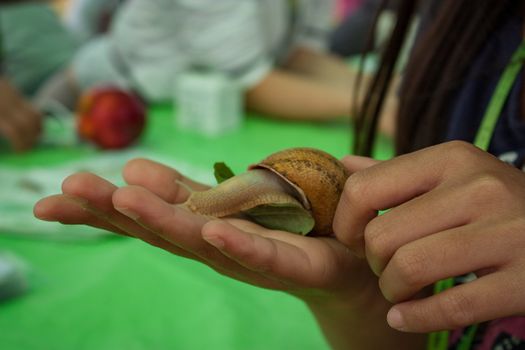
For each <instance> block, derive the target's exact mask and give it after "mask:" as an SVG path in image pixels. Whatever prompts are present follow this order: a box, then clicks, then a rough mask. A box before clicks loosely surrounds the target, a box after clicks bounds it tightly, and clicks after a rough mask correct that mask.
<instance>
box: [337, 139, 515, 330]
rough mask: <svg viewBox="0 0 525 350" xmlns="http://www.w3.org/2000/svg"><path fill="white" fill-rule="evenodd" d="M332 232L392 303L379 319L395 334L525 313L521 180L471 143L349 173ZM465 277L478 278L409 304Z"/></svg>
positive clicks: (429, 151)
mask: <svg viewBox="0 0 525 350" xmlns="http://www.w3.org/2000/svg"><path fill="white" fill-rule="evenodd" d="M389 208H391V210H390V211H388V212H387V213H385V214H383V215H381V216H377V211H378V210H384V209H389ZM334 230H335V233H336V235H337V237H338V239H339V240H340V241H341V242H344V243H345V244H346V245H347V246H348V247H350V248H351V249H352V250H353V251H355V252H358V253H360V254H361V255H363V254H366V258H367V259H368V262H369V264H370V266H371V267H372V269H373V270H374V272H375V273H376V274H377V275H378V276H380V280H379V285H380V288H381V290H382V292H383V294H384V295H385V297H386V298H387V299H388V300H390V301H391V302H393V303H397V305H396V306H394V307H393V308H392V309H391V310H390V312H389V314H388V321H389V323H390V325H391V326H393V327H394V328H396V329H399V330H403V331H410V332H429V331H435V330H441V329H454V328H459V327H463V326H466V325H470V324H473V323H476V322H480V321H485V320H491V319H497V318H501V317H506V316H513V315H525V298H523V290H525V254H524V251H525V174H524V173H523V172H522V171H520V170H518V169H516V168H513V167H511V166H510V165H507V164H505V163H503V162H501V161H500V160H498V159H496V158H495V157H493V156H491V155H489V154H488V153H486V152H483V151H481V150H479V149H477V148H475V147H474V146H472V145H469V144H466V143H463V142H450V143H446V144H442V145H439V146H435V147H431V148H428V149H425V150H422V151H419V152H415V153H412V154H408V155H405V156H401V157H398V158H396V159H393V160H391V161H388V162H384V163H382V164H379V165H376V166H373V167H370V168H368V169H365V170H363V171H360V172H358V173H356V174H354V175H352V176H351V177H350V178H349V180H348V182H347V186H346V188H345V192H344V194H343V196H342V199H341V201H340V204H339V207H338V209H337V213H336V218H335V222H334ZM470 272H475V273H476V274H477V276H478V277H479V278H478V279H477V280H475V281H473V282H470V283H467V284H463V285H460V286H456V287H453V288H452V289H449V290H447V291H445V292H443V293H440V294H437V295H434V296H430V297H427V298H421V299H418V298H417V297H414V296H415V295H416V294H417V293H418V292H419V291H420V290H422V289H423V288H424V287H426V286H429V285H432V284H433V283H435V282H437V281H439V280H441V279H445V278H447V277H452V276H459V275H462V274H467V273H470Z"/></svg>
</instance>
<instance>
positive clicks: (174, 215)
mask: <svg viewBox="0 0 525 350" xmlns="http://www.w3.org/2000/svg"><path fill="white" fill-rule="evenodd" d="M123 176H124V179H125V180H126V182H127V184H128V186H126V187H123V188H117V187H116V186H115V185H113V184H111V183H110V182H108V181H106V180H104V179H102V178H100V177H98V176H96V175H93V174H89V173H78V174H74V175H72V176H70V177H68V178H67V179H66V180H65V181H64V182H63V184H62V192H63V193H62V194H58V195H55V196H51V197H48V198H45V199H43V200H41V201H40V202H39V203H37V204H36V206H35V215H36V216H37V217H38V218H40V219H43V220H49V221H59V222H62V223H64V224H85V225H90V226H93V227H98V228H102V229H105V230H109V231H112V232H115V233H118V234H122V235H127V236H131V237H136V238H139V239H141V240H143V241H145V242H147V243H149V244H151V245H153V246H156V247H159V248H162V249H164V250H166V251H169V252H171V253H173V254H176V255H179V256H182V257H186V258H190V259H194V260H197V261H200V262H202V263H205V264H207V265H208V266H210V267H211V268H213V269H215V270H216V271H218V272H219V273H221V274H224V275H227V276H229V277H232V278H235V279H237V280H240V281H243V282H246V283H249V284H253V285H256V286H260V287H264V288H269V289H275V290H282V291H287V292H289V293H291V294H294V295H296V296H299V297H301V298H302V299H308V298H310V297H312V298H317V297H320V296H327V295H328V296H332V297H336V298H344V299H346V300H347V299H348V298H349V297H353V296H358V295H359V294H361V292H362V291H364V290H365V289H368V287H370V285H374V286H375V285H376V283H377V282H376V280H375V277H373V274H372V273H371V272H370V270H369V268H368V267H367V265H366V263H365V261H361V260H359V259H357V258H355V257H354V255H353V254H351V253H350V252H349V250H348V249H347V248H346V247H345V246H343V245H342V244H340V243H339V242H338V241H337V240H336V239H334V238H331V237H326V238H319V237H303V236H299V235H294V234H291V233H288V232H284V231H276V230H268V229H265V228H263V227H261V226H259V225H256V224H254V223H251V222H249V221H245V220H241V219H224V220H212V219H210V218H206V217H203V216H199V215H196V214H193V213H190V212H188V211H187V210H185V209H184V208H183V207H181V206H179V205H177V204H180V203H183V202H184V201H185V200H186V198H187V197H188V195H189V192H188V190H187V189H186V188H185V186H181V185H180V183H181V182H182V183H184V184H185V185H187V186H188V187H190V188H192V189H193V190H196V191H199V190H204V189H206V188H207V187H206V186H204V185H202V184H199V183H196V182H193V181H191V180H189V179H187V178H185V177H183V176H182V175H181V174H180V173H178V172H177V171H176V170H174V169H171V168H168V167H166V166H163V165H161V164H158V163H155V162H152V161H149V160H144V159H137V160H133V161H131V162H129V163H128V164H127V165H126V167H125V168H124V171H123Z"/></svg>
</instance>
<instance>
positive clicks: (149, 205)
mask: <svg viewBox="0 0 525 350" xmlns="http://www.w3.org/2000/svg"><path fill="white" fill-rule="evenodd" d="M112 202H113V206H114V208H115V209H116V210H118V211H119V212H121V213H122V214H124V215H126V216H127V217H129V218H130V219H132V220H133V221H135V222H137V223H138V224H139V225H140V226H142V227H143V228H145V229H147V230H148V231H150V232H153V233H154V234H156V235H158V236H159V237H162V238H163V239H165V240H166V241H168V242H170V243H172V244H174V245H176V246H178V247H180V248H182V249H184V250H187V251H190V252H192V253H194V254H196V255H198V256H200V257H202V258H205V259H208V258H210V257H213V256H216V255H218V254H217V252H216V250H215V249H214V248H213V247H211V246H210V245H209V244H207V243H206V242H204V240H203V239H202V237H201V230H202V226H203V225H204V224H205V223H206V222H207V221H208V219H207V218H205V217H203V216H200V215H195V214H193V213H190V212H189V211H187V210H185V209H182V208H179V207H177V206H174V205H172V204H169V203H167V202H166V201H164V200H162V198H160V197H158V196H157V195H155V194H154V193H151V192H149V191H148V190H147V189H145V188H143V187H138V186H128V187H124V188H120V189H118V190H117V191H115V192H114V193H113V198H112Z"/></svg>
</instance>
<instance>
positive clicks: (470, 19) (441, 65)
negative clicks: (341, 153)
mask: <svg viewBox="0 0 525 350" xmlns="http://www.w3.org/2000/svg"><path fill="white" fill-rule="evenodd" d="M415 3H416V1H415V0H401V1H400V4H399V7H398V18H397V24H396V27H403V28H406V27H407V26H408V24H407V23H404V22H407V21H408V22H410V21H411V18H412V16H413V15H414V14H415V13H416V10H415V7H414V6H413V5H414V4H415ZM517 3H518V1H515V0H499V1H493V0H476V1H475V0H442V1H440V2H439V6H437V13H436V16H435V18H434V19H433V20H432V23H431V24H430V26H429V27H428V28H426V30H425V32H424V33H423V34H422V35H421V36H420V37H419V38H418V40H417V42H416V45H415V47H414V50H413V52H412V55H411V58H410V60H409V63H408V65H407V70H406V72H405V75H404V81H403V86H402V89H401V91H400V92H399V93H400V95H399V97H400V108H399V114H398V122H397V131H396V151H397V153H398V154H402V153H407V152H410V151H413V150H416V149H420V148H423V147H426V146H429V145H432V144H436V143H439V142H440V141H441V140H443V136H444V132H445V127H446V125H447V122H448V115H449V113H448V109H449V104H450V100H451V99H452V98H453V96H454V95H455V93H456V92H457V90H458V88H459V87H460V86H461V84H462V82H463V80H464V77H465V75H466V73H467V70H468V68H469V66H470V63H471V62H472V61H473V59H474V58H475V56H476V54H477V53H478V52H479V51H480V49H481V48H482V47H483V44H484V43H485V42H486V40H487V38H488V37H489V36H490V34H491V33H492V32H493V31H494V30H495V29H496V28H497V27H498V26H499V25H500V24H501V23H502V22H503V20H504V19H505V18H506V16H508V11H509V10H510V9H512V8H514V7H515V6H514V5H515V4H517ZM405 37H406V31H405V32H404V33H397V35H396V32H395V31H394V33H393V35H392V37H391V39H390V41H391V43H390V44H389V46H394V45H395V44H394V43H396V42H397V41H399V40H402V41H403V40H404V39H405ZM392 42H394V43H392ZM395 46H396V48H397V47H399V43H397V45H395ZM398 56H399V50H397V51H394V50H392V51H390V52H389V51H388V49H386V50H385V51H384V52H383V54H382V60H381V67H380V68H379V71H378V73H377V74H376V79H375V81H378V85H379V86H375V84H374V85H372V88H371V89H370V91H369V92H368V97H367V99H366V100H365V103H364V106H363V109H362V112H361V113H360V115H359V122H358V123H357V124H356V127H357V129H358V130H357V133H359V135H361V136H360V137H358V138H356V139H357V140H358V141H357V142H359V144H360V145H365V146H364V147H363V146H359V147H357V148H356V149H355V151H356V152H357V153H358V154H361V155H370V154H371V152H372V145H373V142H374V138H375V129H376V128H375V126H376V125H377V120H378V118H379V112H380V110H381V105H382V102H383V101H382V100H380V101H378V100H377V99H374V96H377V95H378V92H380V91H382V90H383V89H385V86H384V85H383V84H389V81H386V82H385V81H384V80H383V81H381V80H380V78H379V77H380V76H381V75H382V74H384V73H382V71H383V70H385V69H392V67H393V66H394V65H395V63H396V61H397V57H398ZM383 66H387V68H383ZM386 87H388V85H387V86H386ZM378 102H379V105H377V103H378ZM367 124H368V125H373V126H374V129H373V130H366V128H365V127H363V126H364V125H367ZM363 139H364V141H363Z"/></svg>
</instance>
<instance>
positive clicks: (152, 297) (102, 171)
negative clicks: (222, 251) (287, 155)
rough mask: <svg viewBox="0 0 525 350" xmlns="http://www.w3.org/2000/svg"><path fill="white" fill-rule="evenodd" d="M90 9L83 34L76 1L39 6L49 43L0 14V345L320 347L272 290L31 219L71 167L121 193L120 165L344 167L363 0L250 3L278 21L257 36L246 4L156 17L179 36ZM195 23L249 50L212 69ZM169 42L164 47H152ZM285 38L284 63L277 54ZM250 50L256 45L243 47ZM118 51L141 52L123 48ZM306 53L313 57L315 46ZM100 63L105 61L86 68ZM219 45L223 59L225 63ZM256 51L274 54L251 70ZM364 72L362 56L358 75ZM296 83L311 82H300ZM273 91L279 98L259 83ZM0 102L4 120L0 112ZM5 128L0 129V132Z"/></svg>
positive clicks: (117, 240)
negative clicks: (296, 157)
mask: <svg viewBox="0 0 525 350" xmlns="http://www.w3.org/2000/svg"><path fill="white" fill-rule="evenodd" d="M173 1H174V3H177V0H173ZM221 1H222V0H221ZM96 2H97V1H92V3H96ZM98 2H99V3H101V4H102V5H101V6H102V7H103V9H102V10H103V11H101V12H98V13H99V17H97V20H96V21H95V22H93V23H96V26H93V28H95V27H96V28H95V29H93V28H91V29H92V30H91V31H88V30H87V29H86V28H88V27H86V26H85V25H84V24H85V23H87V22H82V21H83V20H85V21H87V20H88V19H89V18H91V17H90V16H91V13H90V14H89V16H88V14H87V13H86V12H83V10H82V6H81V5H85V4H87V3H89V1H78V2H77V3H76V5H74V4H72V3H71V1H68V0H57V1H53V2H52V7H53V11H54V12H53V13H56V14H57V16H58V17H57V18H58V21H57V22H56V23H65V24H64V26H65V27H64V28H66V29H64V33H65V34H64V33H62V32H61V33H57V32H55V30H58V29H57V28H58V27H56V25H55V24H52V25H51V24H48V25H47V26H45V28H44V29H45V31H42V32H38V29H37V28H38V25H37V22H40V21H44V19H48V18H49V23H51V22H52V21H54V20H53V19H52V16H53V15H52V13H51V12H49V11H47V10H43V9H42V8H40V7H39V6H45V5H44V4H42V3H39V2H29V3H28V4H26V3H24V2H22V1H20V2H17V3H16V4H15V5H12V4H11V5H2V4H0V6H1V7H0V26H1V29H0V30H1V31H2V32H1V38H2V40H1V43H2V47H3V50H2V55H3V56H2V63H3V68H4V69H3V70H2V76H1V79H2V82H1V84H2V86H1V87H0V89H2V90H1V94H0V124H1V123H3V124H2V125H4V126H3V127H0V349H2V350H42V349H49V350H61V349H64V350H66V349H68V350H69V349H97V350H109V349H111V350H113V349H130V350H131V349H216V350H221V349H224V350H226V349H228V350H235V349H251V350H253V349H302V350H304V349H316V350H317V349H328V345H327V344H326V342H325V340H324V339H323V337H322V335H321V332H320V330H319V329H318V328H317V325H316V324H315V320H314V319H313V318H312V316H311V315H310V313H309V312H308V310H307V309H306V307H305V305H303V304H302V302H300V301H299V300H297V299H295V298H293V297H291V296H289V295H286V294H284V293H280V292H274V291H267V290H262V289H258V288H255V287H252V286H249V285H245V284H242V283H240V282H236V281H233V280H230V279H227V278H225V277H222V276H220V275H218V274H217V273H216V272H214V271H212V270H211V269H210V268H208V267H206V266H203V265H200V264H198V263H195V262H192V261H189V260H185V259H182V258H180V257H176V256H173V255H172V254H169V253H167V252H165V251H162V250H160V249H157V248H154V247H150V246H147V245H146V244H144V243H142V242H139V241H137V240H133V239H129V238H124V237H120V236H115V235H113V234H109V233H107V232H104V231H102V230H95V229H91V228H87V227H84V226H64V225H61V224H59V223H48V222H42V221H38V220H37V219H35V218H34V217H33V214H32V207H33V205H34V203H35V202H36V201H37V200H38V199H40V198H42V197H44V196H47V195H51V194H53V193H59V192H60V183H61V181H62V180H63V179H64V178H65V177H67V176H68V175H69V174H72V173H74V172H76V171H90V172H94V173H95V174H98V175H100V176H103V177H105V178H108V179H110V180H111V181H113V182H115V183H116V184H122V183H123V181H122V179H121V176H120V171H121V169H122V167H123V165H124V164H125V163H126V162H127V161H128V160H130V159H132V158H136V157H147V158H151V159H154V160H158V161H160V162H163V163H166V164H168V165H171V166H174V167H176V168H177V169H179V170H180V171H181V172H183V173H185V174H187V175H189V176H191V177H193V178H194V179H196V180H199V181H201V182H204V183H207V184H210V185H213V184H214V183H215V180H214V178H213V164H214V163H215V162H218V161H224V162H226V163H227V164H228V165H230V167H231V168H232V169H233V170H234V172H236V173H239V172H242V171H244V169H246V167H247V166H248V165H250V164H252V163H254V162H256V161H258V160H261V159H263V158H264V157H266V156H267V155H268V154H270V153H273V152H275V151H278V150H281V149H284V148H288V147H305V146H306V147H315V148H318V149H322V150H324V151H327V152H329V153H331V154H333V155H334V156H336V157H342V156H344V155H345V154H348V153H349V152H350V150H351V143H352V140H353V134H352V130H353V129H352V122H351V118H350V96H351V86H352V83H351V81H350V78H351V77H352V76H353V75H352V74H353V73H352V71H353V70H354V68H352V67H354V66H355V64H354V63H352V62H355V56H356V55H357V54H358V51H359V50H360V48H361V47H362V46H363V44H364V36H365V34H366V33H367V31H368V29H369V25H370V23H371V22H370V21H371V16H372V15H373V12H374V9H375V6H376V4H375V3H376V2H375V1H370V2H367V1H339V2H337V3H336V2H334V3H333V7H330V8H327V7H326V4H327V3H329V1H324V0H323V1H310V2H309V1H303V2H304V4H308V3H311V4H310V5H304V6H305V7H304V9H303V8H301V7H300V6H299V10H297V9H296V8H294V7H291V8H289V7H288V6H289V2H288V1H282V3H281V2H277V1H274V0H270V1H260V4H257V5H253V6H266V5H265V4H266V3H267V7H263V9H264V11H266V12H264V11H263V13H265V14H266V15H267V16H269V17H267V18H262V19H261V18H255V19H253V20H259V21H260V23H266V22H265V21H270V20H273V19H275V18H280V20H279V21H276V23H275V25H274V26H268V27H271V28H273V29H272V30H274V32H270V33H261V32H259V28H258V27H253V26H251V23H252V20H251V19H250V18H251V17H250V16H253V15H254V13H259V12H256V11H255V12H254V11H253V10H254V7H250V6H249V5H243V6H246V7H245V8H243V7H242V6H238V9H237V10H238V11H239V14H238V16H237V17H233V19H232V20H231V21H227V20H226V19H224V18H219V19H218V18H215V17H209V18H207V17H206V16H212V14H213V13H220V11H221V8H220V6H221V5H220V4H219V5H217V2H215V5H213V6H216V8H215V10H216V11H215V12H213V11H208V12H209V13H208V12H207V11H203V12H202V13H198V12H192V13H189V14H185V15H184V16H182V15H181V16H179V14H177V13H175V14H174V15H173V16H174V17H173V18H174V20H173V21H175V18H176V19H177V20H179V21H181V23H182V22H183V20H184V17H188V16H190V17H191V20H192V21H193V22H191V21H187V22H188V23H186V22H184V24H185V25H188V26H190V25H195V23H197V24H196V25H197V27H196V28H197V29H199V30H195V28H193V29H192V30H195V31H194V32H191V33H190V34H191V35H189V34H186V35H183V33H181V31H184V30H186V29H185V27H184V28H182V27H177V28H172V27H171V26H172V21H170V20H169V19H170V18H171V17H164V14H163V11H161V10H162V9H161V8H150V7H152V5H151V4H154V3H162V2H158V1H149V0H148V1H140V0H128V1H122V2H120V1H109V0H108V1H103V2H100V1H98ZM252 2H253V3H254V4H255V3H257V1H252ZM204 3H206V2H205V1H204ZM209 3H210V4H212V3H214V2H213V1H211V2H209ZM226 3H230V1H225V2H224V3H221V4H222V5H224V4H226ZM247 3H251V2H249V1H246V4H247ZM272 3H273V4H272ZM276 3H279V4H280V5H279V6H280V7H279V6H277V7H276V6H275V4H276ZM299 3H302V2H301V1H300V2H299ZM109 4H111V5H112V6H114V7H112V8H109V7H107V5H109ZM135 5H136V8H135ZM10 6H14V7H16V6H22V7H20V8H14V7H10ZM74 6H76V7H75V8H73V7H74ZM120 6H122V8H120ZM210 6H212V5H210ZM224 6H227V5H224ZM295 6H297V5H295ZM86 8H88V7H86ZM173 8H176V6H174V7H173ZM285 8H286V9H285ZM75 9H76V10H75ZM79 9H80V10H79ZM283 9H284V10H283ZM237 10H236V11H237ZM24 11H26V12H24ZM40 11H42V12H40ZM71 11H77V12H76V13H74V14H71ZM144 11H151V12H149V15H151V16H159V17H158V20H156V21H154V23H155V24H151V23H148V22H147V19H144V18H143V17H141V14H142V13H145V12H144ZM195 11H198V10H195ZM217 11H219V12H217ZM243 11H244V12H243ZM297 11H298V12H297ZM359 11H362V12H359ZM210 13H211V14H210ZM84 14H85V15H86V18H84V19H82V18H83V17H82V15H84ZM290 15H293V16H290ZM352 15H353V16H355V17H354V18H353V19H350V18H352V17H351V16H352ZM31 16H33V17H31ZM46 16H47V17H46ZM177 16H178V17H177ZM279 16H280V17H279ZM79 18H80V19H79ZM150 18H151V17H150ZM291 18H292V19H291ZM290 20H293V21H292V22H290V23H288V21H290ZM214 21H216V22H214ZM190 22H191V23H190ZM226 22H227V23H228V24H232V23H233V24H235V23H236V25H237V26H238V27H236V29H235V28H234V29H232V28H229V27H226V26H225V25H224V23H226ZM386 22H388V18H387V19H386ZM53 23H54V22H53ZM71 23H73V26H72V27H67V26H68V25H71ZM75 23H76V24H75ZM101 23H102V24H103V25H102V24H101ZM130 23H131V24H132V25H131V24H130ZM327 23H328V27H329V28H330V33H324V34H325V35H324V36H323V37H322V39H321V37H320V36H317V37H316V38H312V37H307V36H306V34H304V33H309V35H310V34H312V33H320V32H321V31H322V30H325V28H327V25H326V24H327ZM233 24H232V25H233ZM75 25H76V27H75ZM208 25H209V26H212V25H216V26H217V27H216V28H218V29H217V31H224V33H225V34H224V35H225V36H224V37H221V36H220V35H222V34H217V33H216V34H217V35H219V36H218V37H216V39H217V40H222V39H223V38H226V37H227V38H230V37H231V35H232V33H237V32H239V31H241V32H243V31H245V32H249V33H247V34H246V35H250V36H249V37H247V38H248V39H249V40H248V41H246V39H247V38H240V39H239V40H238V42H235V39H232V42H231V45H232V49H228V50H227V51H228V52H226V53H224V54H223V53H221V54H218V55H217V56H214V57H212V55H214V54H215V53H216V52H217V51H218V50H219V51H220V49H222V47H223V46H226V45H229V43H228V42H224V43H220V45H219V46H213V47H211V48H208V47H207V46H206V45H209V44H210V42H211V43H214V44H216V40H215V39H214V37H213V36H211V35H210V36H207V35H208V34H206V33H205V32H206V27H207V26H208ZM385 25H386V26H388V23H387V24H385ZM21 26H24V27H23V28H21ZM157 26H158V27H157ZM163 26H164V27H163ZM301 26H303V27H301ZM352 26H355V28H358V29H359V30H360V31H361V32H359V33H361V34H356V33H358V32H357V29H348V28H353V27H352ZM102 27H103V28H102ZM152 28H154V29H152ZM181 28H182V29H181ZM301 28H302V29H301ZM345 28H346V29H345ZM244 29H246V30H244ZM31 30H34V31H33V32H32V31H31ZM171 30H175V31H176V32H174V33H176V34H173V35H174V37H177V38H179V36H180V41H178V42H175V41H173V40H170V41H169V42H167V43H166V44H165V45H164V44H159V43H158V42H157V41H155V40H157V39H155V38H161V37H166V35H165V34H166V33H170V31H171ZM188 30H189V29H188ZM301 30H303V31H302V32H301ZM88 32H89V33H88ZM201 32H204V34H202V33H201ZM345 33H346V34H348V36H346V35H345ZM53 35H55V36H53ZM258 35H259V36H260V37H258ZM293 35H297V36H298V38H297V41H294V42H293V44H294V45H296V46H297V48H298V51H292V50H291V49H290V48H291V47H292V41H290V40H291V39H290V37H291V36H293ZM170 37H171V36H170ZM52 38H54V39H52ZM152 38H153V39H152ZM314 39H315V40H314ZM46 40H48V41H49V43H46ZM61 40H63V41H61ZM159 40H160V39H159ZM257 40H267V41H265V44H264V45H261V46H257V45H254V44H253V43H252V41H253V42H255V43H256V41H257ZM135 41H136V42H138V41H140V42H141V46H139V47H137V48H136V49H135V48H134V47H135V46H134V45H135V44H136V42H135ZM314 41H316V42H315V43H314ZM318 41H324V42H323V44H324V47H325V49H323V50H320V51H315V50H314V49H315V48H317V47H318V45H317V44H318V43H317V42H318ZM358 41H359V42H358ZM283 43H284V44H286V45H290V48H285V49H283V47H282V46H283ZM345 43H348V45H346V44H345ZM303 44H304V45H305V46H304V47H303V46H301V45H303ZM272 45H273V46H272ZM40 46H42V47H40ZM268 46H272V49H271V50H269V51H268V53H266V52H263V51H264V50H266V48H267V47H268ZM51 47H53V48H54V49H52V50H53V51H52V52H46V49H49V48H51ZM356 47H359V49H358V48H356ZM181 48H183V49H181ZM330 49H331V50H330ZM38 50H42V53H39V52H38ZM61 50H62V51H61ZM68 50H69V51H71V54H70V56H67V55H65V53H66V52H69V51H68ZM103 50H106V51H107V57H102V56H100V61H97V59H98V58H99V56H96V55H102V54H101V53H100V52H102V51H103ZM169 50H172V51H169ZM177 50H180V51H177ZM232 50H233V51H234V52H236V54H235V55H234V56H231V57H230V56H227V55H229V54H231V51H232ZM235 50H238V51H235ZM294 50H295V49H294ZM59 51H60V52H59ZM269 52H271V53H272V54H273V53H274V52H278V54H277V53H276V54H275V57H273V58H271V59H267V57H268V55H269ZM61 53H64V55H59V54H61ZM84 53H85V55H84ZM245 53H246V54H245ZM39 55H42V56H39ZM183 55H186V56H184V57H185V58H184V60H181V61H184V62H187V61H188V60H191V59H194V62H193V63H192V64H191V65H188V66H184V67H182V66H181V65H182V63H181V61H177V58H180V57H182V56H183ZM192 55H193V56H192ZM225 55H226V56H227V57H223V56H225ZM285 56H286V57H285ZM196 57H197V58H196ZM210 57H211V58H213V59H211V58H210ZM205 58H210V59H205ZM53 59H56V62H59V63H60V64H58V63H57V64H56V65H55V66H56V69H54V70H53V71H52V72H51V69H49V71H46V72H45V77H44V75H43V74H44V73H41V72H38V74H40V75H38V79H36V78H35V79H33V80H32V77H30V76H29V74H30V72H33V71H36V70H38V69H35V68H38V67H43V66H44V65H47V64H49V67H51V64H52V60H53ZM309 60H313V61H309ZM237 61H239V62H240V63H239V66H235V64H236V62H237ZM50 62H51V63H50ZM53 64H54V63H53ZM251 65H252V66H253V67H252V66H251ZM55 66H54V67H55ZM175 66H176V67H177V69H172V68H173V67H175ZM373 66H374V63H373V57H372V58H371V59H370V67H369V68H367V69H373ZM159 67H160V68H162V69H160V68H159ZM163 67H167V68H166V69H164V68H163ZM181 67H182V68H181ZM248 67H249V68H248ZM317 67H327V69H326V71H323V70H322V69H317ZM346 68H348V72H346V71H345V72H344V75H343V76H341V74H340V72H342V71H343V70H345V69H346ZM243 69H244V70H245V71H243ZM172 70H173V72H172ZM241 71H242V72H241ZM172 73H173V77H169V74H172ZM347 73H348V75H346V74H347ZM35 74H36V73H35ZM167 76H168V78H169V79H167ZM95 77H96V78H97V79H98V80H97V79H95ZM341 77H343V78H344V79H340V78H341ZM306 79H311V81H309V83H308V84H306V85H303V84H302V82H304V81H305V80H306ZM35 81H38V84H37V83H35ZM276 81H277V82H281V84H284V85H279V84H275V85H272V84H274V83H275V82H276ZM166 86H168V88H167V87H166ZM309 96H318V97H317V98H313V99H312V98H310V97H309ZM310 103H311V105H308V104H310ZM288 104H289V105H288ZM285 105H286V106H287V107H286V108H283V106H285ZM15 107H19V108H20V111H18V112H12V110H13V109H15ZM2 108H3V109H2ZM30 109H31V110H34V112H28V111H29V110H30ZM25 115H26V116H27V117H24V116H25ZM2 118H4V119H2ZM17 118H27V119H26V120H28V121H31V122H35V123H37V121H36V120H38V123H40V124H41V128H42V132H41V133H40V134H37V133H36V132H34V131H32V130H33V129H36V127H35V128H31V127H29V129H24V128H22V127H20V126H19V124H20V123H19V122H17V120H18V119H17ZM11 122H12V123H13V124H12V125H14V126H12V128H11V127H7V126H5V125H8V124H9V123H11ZM28 123H29V122H28ZM28 123H25V125H27V124H28ZM22 124H24V123H22ZM17 128H22V129H17ZM386 128H388V125H387V126H386ZM5 130H12V131H10V132H6V131H5ZM2 131H4V132H3V133H2ZM33 134H34V137H33V136H32V135H33ZM391 155H392V147H391V143H390V141H389V138H388V137H386V136H385V137H382V138H381V139H380V140H379V141H378V145H377V147H376V156H377V157H378V158H381V159H386V158H389V157H390V156H391ZM348 278H352V276H348Z"/></svg>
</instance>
